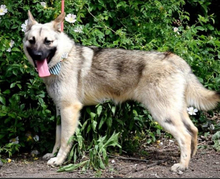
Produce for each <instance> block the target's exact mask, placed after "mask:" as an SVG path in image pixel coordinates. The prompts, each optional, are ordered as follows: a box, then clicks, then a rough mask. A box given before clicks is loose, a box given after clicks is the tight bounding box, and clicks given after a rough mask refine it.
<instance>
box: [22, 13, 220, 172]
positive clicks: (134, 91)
mask: <svg viewBox="0 0 220 179" xmlns="http://www.w3.org/2000/svg"><path fill="white" fill-rule="evenodd" d="M28 14H29V22H28V24H29V27H28V29H27V31H26V33H25V38H24V52H25V54H26V56H27V58H28V60H29V61H30V63H31V64H32V65H33V66H34V65H35V63H34V61H33V58H32V56H31V55H30V54H29V52H28V50H27V49H29V51H32V50H33V51H37V52H45V53H46V52H48V51H49V50H50V49H56V51H55V54H54V56H53V58H52V59H51V60H50V61H49V62H48V66H49V68H51V67H53V66H54V65H56V64H57V63H58V62H60V61H61V59H62V58H61V56H62V54H63V53H68V57H67V58H66V59H64V60H62V62H61V70H60V73H59V74H58V75H52V74H51V75H50V76H49V77H45V78H42V79H43V81H44V83H45V85H46V88H47V91H48V93H49V95H50V96H51V98H52V99H53V101H54V103H55V104H56V106H57V108H58V110H57V111H60V114H61V126H57V135H56V136H57V139H56V144H55V146H54V149H53V153H52V154H46V155H45V156H44V158H51V157H53V154H54V153H55V152H56V150H57V148H59V147H60V148H59V151H58V154H57V156H56V157H53V158H51V159H50V160H49V161H48V164H49V165H61V164H62V163H63V162H64V160H65V159H66V157H67V154H68V152H69V150H70V148H71V144H68V140H69V138H70V137H71V136H72V135H73V134H74V132H75V130H76V127H77V124H78V118H79V116H80V114H79V113H80V109H81V108H82V107H83V106H84V105H93V104H97V103H99V102H102V101H104V100H106V99H112V100H114V101H115V102H116V103H120V102H123V101H126V100H135V101H138V102H141V103H142V104H143V105H145V106H146V108H147V109H148V110H149V111H150V112H151V114H152V116H153V118H154V119H155V120H156V121H157V122H158V123H159V124H160V125H161V126H162V127H163V128H164V129H165V130H166V131H168V132H170V133H171V134H172V135H173V136H174V137H175V138H176V140H177V141H178V143H179V146H180V151H181V156H180V162H179V163H177V164H174V165H173V166H172V168H171V169H172V170H173V171H178V170H185V169H187V168H188V165H189V161H190V158H191V156H193V155H195V153H196V148H197V133H198V130H197V128H196V127H195V126H194V124H193V123H192V121H191V120H190V118H189V115H188V113H187V110H186V109H187V106H189V105H194V106H196V107H197V108H199V109H203V110H209V109H212V108H214V107H215V106H216V105H217V103H218V102H219V101H220V97H219V95H218V94H217V93H216V92H214V91H210V90H208V89H205V88H204V87H203V86H202V84H201V83H200V82H199V81H198V79H197V78H196V77H195V75H194V74H193V73H192V71H191V68H190V67H189V65H188V64H187V63H186V62H185V61H184V60H183V59H182V58H180V57H179V56H177V55H175V54H172V53H169V52H153V51H151V52H146V51H138V50H123V49H100V48H97V47H85V46H77V45H75V44H74V41H72V40H71V39H70V38H69V37H68V36H67V35H65V34H64V33H63V32H60V28H59V27H60V26H59V25H60V23H61V22H62V20H63V19H64V14H61V15H60V16H59V17H58V18H57V19H56V20H55V21H52V22H50V23H46V24H39V23H37V22H36V21H35V20H34V18H33V16H32V15H31V13H30V12H29V13H28ZM33 39H34V40H35V43H33V42H32V44H31V40H33ZM45 39H49V40H50V41H51V44H49V45H46V44H45V43H44V41H45Z"/></svg>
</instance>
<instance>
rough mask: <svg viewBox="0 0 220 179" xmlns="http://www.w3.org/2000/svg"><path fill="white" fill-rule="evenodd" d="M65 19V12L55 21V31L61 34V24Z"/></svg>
mask: <svg viewBox="0 0 220 179" xmlns="http://www.w3.org/2000/svg"><path fill="white" fill-rule="evenodd" d="M64 18H65V12H62V13H61V14H60V15H59V16H58V17H57V18H56V19H55V20H54V21H53V28H54V30H56V31H58V32H61V24H62V22H63V20H64Z"/></svg>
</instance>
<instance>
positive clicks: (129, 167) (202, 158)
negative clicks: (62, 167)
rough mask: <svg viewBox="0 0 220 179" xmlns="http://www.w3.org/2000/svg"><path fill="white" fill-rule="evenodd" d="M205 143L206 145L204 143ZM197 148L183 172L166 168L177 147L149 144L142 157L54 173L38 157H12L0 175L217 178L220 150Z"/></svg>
mask: <svg viewBox="0 0 220 179" xmlns="http://www.w3.org/2000/svg"><path fill="white" fill-rule="evenodd" d="M205 146H206V145H205ZM208 148H209V149H204V147H202V148H200V149H198V152H197V154H196V156H195V157H194V158H193V159H192V160H191V162H190V166H189V169H188V170H187V171H185V172H184V173H179V174H176V173H172V172H171V171H170V167H171V166H172V164H173V163H175V162H178V160H179V150H178V147H177V146H176V145H175V144H173V145H172V146H170V145H169V146H168V145H163V146H162V147H160V146H156V145H153V146H151V147H150V148H148V149H146V151H147V152H148V153H149V155H148V156H147V157H146V158H145V159H143V158H142V159H140V158H137V157H126V156H119V157H112V158H110V160H109V166H108V167H107V168H106V169H105V170H100V171H93V170H87V171H81V170H75V171H73V172H70V173H68V172H57V169H58V168H52V167H49V166H47V164H46V161H43V160H42V159H41V158H40V157H39V159H38V160H36V161H34V160H33V159H31V158H28V159H24V158H14V159H12V162H10V163H6V164H4V165H3V166H2V167H1V168H0V177H4V178H18V177H19V178H27V177H29V178H94V177H102V178H104V177H106V178H139V177H141V178H220V152H216V151H215V150H214V149H210V148H211V147H208Z"/></svg>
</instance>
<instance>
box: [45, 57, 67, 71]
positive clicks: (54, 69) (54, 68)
mask: <svg viewBox="0 0 220 179" xmlns="http://www.w3.org/2000/svg"><path fill="white" fill-rule="evenodd" d="M68 55H69V54H68V53H64V54H63V55H62V56H61V60H60V61H59V62H58V63H57V64H56V65H54V66H52V67H51V68H49V72H50V74H53V75H58V74H59V73H60V69H61V62H62V61H63V60H65V59H67V57H68Z"/></svg>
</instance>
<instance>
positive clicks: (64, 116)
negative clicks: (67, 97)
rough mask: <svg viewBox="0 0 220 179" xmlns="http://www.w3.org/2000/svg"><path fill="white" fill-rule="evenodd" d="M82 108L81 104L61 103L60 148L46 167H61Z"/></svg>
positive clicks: (70, 145)
mask: <svg viewBox="0 0 220 179" xmlns="http://www.w3.org/2000/svg"><path fill="white" fill-rule="evenodd" d="M81 108H82V104H81V103H79V102H77V103H69V102H62V105H61V111H60V112H61V147H60V149H59V152H58V154H57V156H56V157H54V158H51V159H50V160H49V161H48V162H47V164H48V165H61V164H62V163H63V162H64V161H65V159H66V157H67V155H68V153H69V151H70V149H71V147H72V142H68V141H69V139H70V137H71V136H72V135H73V134H74V132H75V130H76V127H77V124H78V118H79V113H80V110H81Z"/></svg>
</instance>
